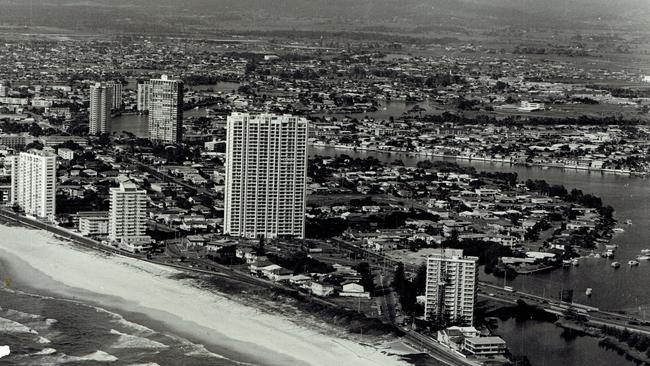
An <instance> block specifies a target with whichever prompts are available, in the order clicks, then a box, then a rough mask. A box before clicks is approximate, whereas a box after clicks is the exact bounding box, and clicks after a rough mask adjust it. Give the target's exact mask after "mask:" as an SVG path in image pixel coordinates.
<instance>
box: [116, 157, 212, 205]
mask: <svg viewBox="0 0 650 366" xmlns="http://www.w3.org/2000/svg"><path fill="white" fill-rule="evenodd" d="M123 158H124V159H126V160H127V161H128V162H129V163H131V164H135V165H137V166H138V167H139V168H140V169H142V170H145V171H146V172H148V173H150V174H152V175H153V176H155V177H157V178H159V179H162V180H163V181H166V182H172V183H176V184H178V185H180V186H182V187H185V188H187V189H192V190H195V191H196V192H197V193H200V194H205V195H206V196H209V197H213V198H214V197H217V193H216V192H214V191H212V190H209V189H206V188H203V187H197V186H194V185H192V184H189V183H187V182H185V181H184V180H182V179H180V178H178V177H174V176H173V175H171V174H167V173H165V172H161V171H160V170H159V169H156V168H154V167H152V166H150V165H147V164H144V163H142V162H140V161H139V160H137V159H135V158H132V157H129V156H126V155H125V156H123Z"/></svg>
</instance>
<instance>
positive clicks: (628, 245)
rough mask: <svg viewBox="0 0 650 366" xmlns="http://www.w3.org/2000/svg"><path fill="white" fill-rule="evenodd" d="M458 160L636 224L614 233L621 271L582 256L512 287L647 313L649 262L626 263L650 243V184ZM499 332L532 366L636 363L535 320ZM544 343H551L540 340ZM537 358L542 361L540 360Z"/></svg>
mask: <svg viewBox="0 0 650 366" xmlns="http://www.w3.org/2000/svg"><path fill="white" fill-rule="evenodd" d="M310 153H311V154H318V155H330V156H333V155H337V154H347V155H350V156H352V157H360V158H364V157H368V156H374V157H377V158H378V159H380V160H381V161H384V162H392V161H394V160H396V159H400V160H402V161H403V162H404V164H405V165H409V166H414V165H415V164H417V162H418V161H420V160H424V159H425V158H421V157H413V156H409V155H407V154H398V153H392V154H387V153H376V152H355V151H349V150H337V149H333V148H320V147H312V149H311V152H310ZM448 160H454V159H448ZM456 162H457V163H458V164H460V165H463V166H473V167H475V168H476V169H477V170H483V171H509V172H516V173H517V174H518V176H519V179H520V180H526V179H544V180H546V181H547V182H549V183H551V184H562V185H564V186H565V187H567V189H569V190H570V189H572V188H578V189H581V190H582V191H583V192H585V193H592V194H595V195H597V196H599V197H601V198H602V199H603V202H604V203H605V204H607V205H611V206H612V207H614V209H615V210H616V213H615V216H616V218H617V219H618V220H619V221H620V222H623V221H625V220H627V219H630V220H632V223H633V225H630V226H627V225H624V226H623V227H624V229H625V232H624V233H621V234H616V235H615V236H614V239H613V243H616V244H618V245H619V248H618V250H617V252H616V259H615V260H616V261H619V262H621V263H622V265H621V268H620V269H618V270H615V269H613V268H612V267H611V266H610V264H611V261H610V260H608V259H604V258H602V259H598V258H584V259H582V260H581V261H580V265H579V266H578V267H571V268H570V269H558V270H554V271H551V272H546V273H540V274H534V275H528V276H518V277H517V278H516V279H515V280H514V281H508V285H510V286H513V287H514V288H516V289H518V290H521V291H525V292H529V293H534V294H539V295H546V296H547V297H555V298H557V297H558V295H559V292H560V291H561V290H562V289H573V290H574V301H575V302H578V303H583V304H587V305H591V306H596V307H599V308H601V309H603V310H627V311H630V312H637V313H638V314H639V315H640V316H641V317H644V316H645V310H646V309H648V308H649V304H650V286H648V284H647V283H646V281H648V280H649V279H650V262H642V263H641V265H640V266H638V267H629V266H628V265H627V261H628V260H630V259H634V257H635V256H636V255H638V254H640V251H641V249H644V248H650V241H648V238H650V220H649V217H650V215H649V214H650V180H648V179H645V178H638V177H627V176H619V175H612V174H601V173H596V172H586V171H575V170H562V169H542V168H540V167H525V166H511V165H510V164H502V163H489V162H475V161H472V162H469V161H466V160H458V161H456ZM481 280H483V281H488V282H493V283H497V284H503V279H497V278H495V277H492V276H488V275H485V274H481ZM589 287H590V288H593V296H592V297H591V298H587V297H586V296H585V289H586V288H589ZM649 313H650V312H649ZM648 315H650V314H648ZM498 333H499V334H500V335H501V336H503V337H504V339H506V341H507V342H508V343H509V344H510V345H511V346H512V345H515V346H516V347H511V349H512V351H513V352H514V353H515V354H517V353H519V352H520V350H521V349H523V348H522V347H524V346H525V354H526V355H528V356H529V358H530V360H531V361H532V363H533V365H555V364H561V363H564V364H567V365H583V364H590V365H593V366H600V365H603V366H605V365H612V364H626V363H629V364H630V365H632V364H633V363H631V362H630V361H627V360H625V359H624V358H623V357H620V356H618V355H616V353H614V352H613V351H607V350H604V349H602V348H600V347H598V345H597V341H596V340H595V339H593V338H588V337H584V338H578V339H576V340H566V339H561V338H560V334H561V333H562V331H561V329H559V328H557V327H555V326H552V325H540V324H538V323H532V322H525V323H515V321H514V320H509V321H506V322H503V323H502V324H501V326H500V328H499V330H498ZM540 339H544V340H549V341H548V342H540V341H539V340H540ZM526 345H527V346H526ZM612 355H616V357H615V359H616V360H617V363H612ZM536 360H541V361H540V362H536ZM567 360H581V361H580V362H576V363H570V362H566V361H567ZM587 361H588V362H587Z"/></svg>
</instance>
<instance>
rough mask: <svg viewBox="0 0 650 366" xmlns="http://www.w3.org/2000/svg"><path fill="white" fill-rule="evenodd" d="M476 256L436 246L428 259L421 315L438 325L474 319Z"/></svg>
mask: <svg viewBox="0 0 650 366" xmlns="http://www.w3.org/2000/svg"><path fill="white" fill-rule="evenodd" d="M477 262H478V258H477V257H464V256H463V250H462V249H439V250H438V252H437V253H434V254H433V255H431V256H429V258H428V259H427V285H426V286H427V287H426V296H425V297H426V302H425V305H424V318H425V319H426V320H428V321H433V322H436V323H438V324H440V325H448V324H455V325H467V326H470V325H472V323H473V322H474V304H475V303H476V291H477V287H476V284H477V279H478V268H477Z"/></svg>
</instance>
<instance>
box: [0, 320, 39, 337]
mask: <svg viewBox="0 0 650 366" xmlns="http://www.w3.org/2000/svg"><path fill="white" fill-rule="evenodd" d="M0 333H25V334H38V332H37V331H35V330H34V329H32V328H30V327H28V326H26V325H23V324H20V323H18V322H15V321H13V320H9V319H5V318H0Z"/></svg>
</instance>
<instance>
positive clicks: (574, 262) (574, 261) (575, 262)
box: [571, 259, 580, 266]
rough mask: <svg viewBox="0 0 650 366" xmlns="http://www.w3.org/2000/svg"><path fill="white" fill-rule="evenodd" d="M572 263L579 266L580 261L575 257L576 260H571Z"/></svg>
mask: <svg viewBox="0 0 650 366" xmlns="http://www.w3.org/2000/svg"><path fill="white" fill-rule="evenodd" d="M571 264H573V265H574V266H579V265H580V262H578V260H577V259H574V260H572V261H571Z"/></svg>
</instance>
